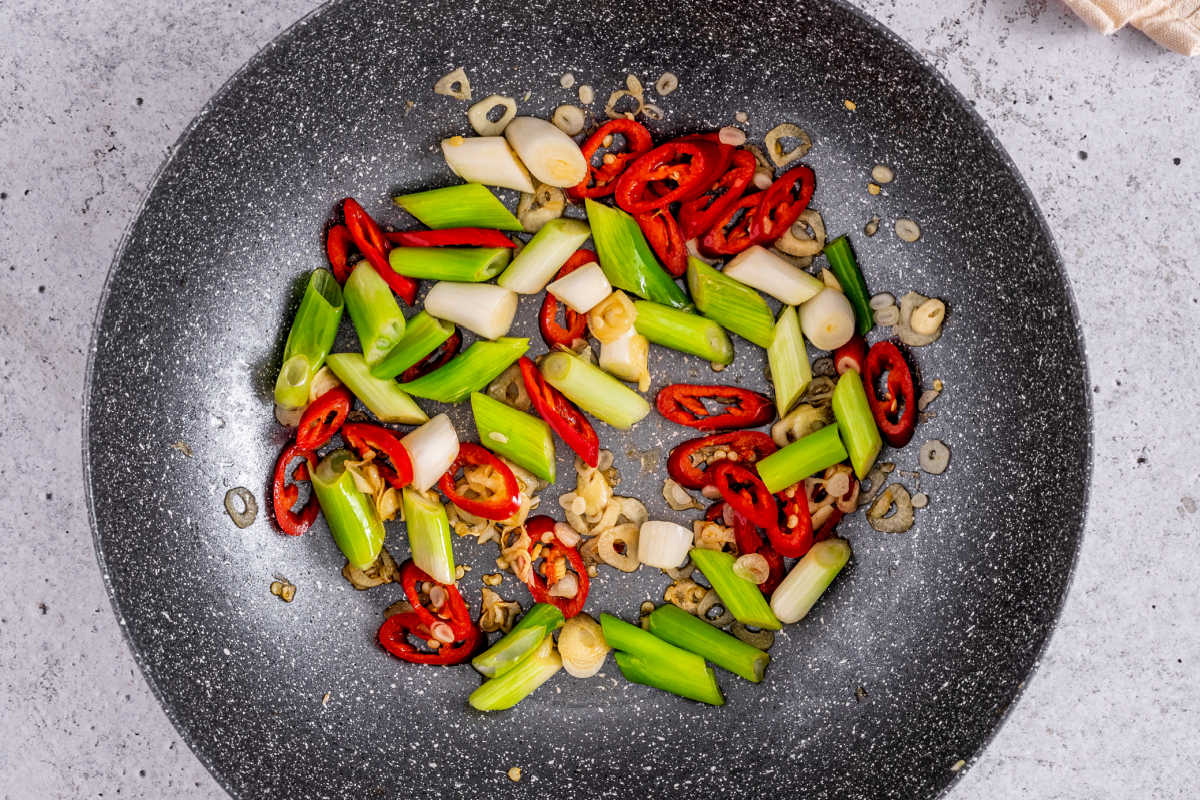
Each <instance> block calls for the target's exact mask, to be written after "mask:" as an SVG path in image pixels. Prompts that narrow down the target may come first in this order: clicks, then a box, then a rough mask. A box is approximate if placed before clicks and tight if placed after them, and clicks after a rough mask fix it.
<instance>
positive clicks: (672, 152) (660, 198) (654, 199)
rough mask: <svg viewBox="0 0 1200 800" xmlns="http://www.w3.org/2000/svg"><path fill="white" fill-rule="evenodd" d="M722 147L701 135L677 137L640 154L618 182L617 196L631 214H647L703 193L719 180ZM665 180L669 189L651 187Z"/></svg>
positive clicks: (618, 201) (614, 193) (619, 203)
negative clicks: (715, 168)
mask: <svg viewBox="0 0 1200 800" xmlns="http://www.w3.org/2000/svg"><path fill="white" fill-rule="evenodd" d="M722 158H723V154H722V152H721V148H720V146H718V145H717V144H715V143H713V142H711V141H706V140H704V139H700V138H683V139H673V140H671V141H669V142H666V143H664V144H660V145H659V146H658V147H656V148H654V149H653V150H651V151H649V152H648V153H644V154H643V155H641V156H639V157H638V158H637V160H635V161H634V162H633V163H631V164H630V165H629V166H628V167H627V168H626V169H625V172H624V174H622V175H621V177H620V179H619V180H618V181H617V187H616V189H615V191H614V192H613V199H615V200H616V202H617V205H618V206H620V207H621V208H623V209H624V210H625V211H628V212H629V213H630V214H634V215H637V214H645V213H648V212H650V211H653V210H654V209H656V208H665V207H666V206H668V205H670V204H671V203H674V202H676V201H678V200H687V199H689V198H692V197H696V196H697V195H699V194H701V193H703V192H704V191H705V190H706V189H708V187H709V186H711V185H712V182H713V181H714V180H716V177H717V175H719V174H720V173H719V172H718V173H716V174H714V166H715V165H719V164H720V163H721V161H722ZM655 182H663V185H664V186H665V187H666V189H667V190H666V191H665V192H663V193H661V194H659V193H657V192H653V191H650V190H649V187H650V185H651V184H653V183H655Z"/></svg>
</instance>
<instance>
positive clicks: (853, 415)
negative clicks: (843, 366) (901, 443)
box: [833, 369, 883, 480]
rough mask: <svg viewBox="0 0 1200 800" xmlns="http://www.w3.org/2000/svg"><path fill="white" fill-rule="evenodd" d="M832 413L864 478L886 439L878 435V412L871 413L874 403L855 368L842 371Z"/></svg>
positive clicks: (856, 466) (859, 477)
mask: <svg viewBox="0 0 1200 800" xmlns="http://www.w3.org/2000/svg"><path fill="white" fill-rule="evenodd" d="M833 416H834V418H835V419H837V426H838V431H840V432H841V435H842V441H844V442H845V443H846V450H847V451H849V453H850V463H851V464H852V465H853V466H854V474H855V475H857V476H858V479H859V480H862V479H863V478H865V477H866V476H867V473H868V472H870V471H871V467H872V465H874V463H875V459H876V458H878V457H879V451H880V450H882V449H883V439H882V438H881V437H880V436H879V428H878V427H877V426H876V425H875V415H874V414H872V413H871V406H870V404H869V403H868V402H867V391H866V389H864V388H863V382H862V378H861V377H860V376H859V374H858V373H857V372H855V371H854V370H852V369H848V370H846V371H845V372H843V373H842V377H840V378H838V382H837V386H836V387H834V390H833Z"/></svg>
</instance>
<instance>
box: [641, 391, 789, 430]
mask: <svg viewBox="0 0 1200 800" xmlns="http://www.w3.org/2000/svg"><path fill="white" fill-rule="evenodd" d="M705 400H710V401H713V402H716V403H720V404H721V405H722V409H721V411H720V412H718V413H716V414H713V413H710V412H709V410H708V408H707V407H706V406H705V405H704V401H705ZM654 404H655V406H656V407H657V408H658V413H660V414H662V415H663V416H664V417H666V418H667V419H669V420H671V422H675V423H678V424H680V425H686V426H688V427H689V428H698V429H699V430H702V431H717V430H724V429H726V428H753V427H756V426H758V425H763V424H765V423H767V422H770V421H771V419H773V418H774V416H775V406H774V404H773V403H772V401H771V398H769V397H766V396H765V395H761V394H759V393H758V392H752V391H750V390H749V389H743V388H741V387H740V386H701V385H698V384H694V383H672V384H671V385H669V386H664V387H663V388H662V389H660V390H659V392H658V397H657V398H656V399H655V402H654Z"/></svg>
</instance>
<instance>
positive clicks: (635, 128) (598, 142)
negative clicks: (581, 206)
mask: <svg viewBox="0 0 1200 800" xmlns="http://www.w3.org/2000/svg"><path fill="white" fill-rule="evenodd" d="M618 135H619V136H623V137H624V138H625V152H623V153H616V152H613V151H611V150H609V151H608V153H606V154H605V155H606V156H612V159H611V160H610V161H609V162H608V163H606V164H605V163H601V164H600V165H599V166H596V165H593V164H592V159H594V158H595V157H596V153H597V152H599V151H600V150H601V149H603V148H605V147H607V146H611V145H607V146H606V145H605V144H604V140H605V139H606V138H608V137H609V136H618ZM653 146H654V142H653V140H652V139H651V138H650V131H648V130H646V128H645V126H643V125H641V124H640V123H637V122H634V121H633V120H631V119H614V120H609V121H608V122H606V123H604V124H603V125H601V126H600V127H599V128H597V129H596V132H595V133H593V134H592V135H591V136H589V137H588V138H587V141H586V142H584V143H583V147H581V148H580V149H581V150H582V151H583V157H584V158H585V159H587V163H588V171H587V175H585V176H584V178H583V180H582V181H581V182H580V183H579V184H578V185H577V186H572V187H571V188H570V189H567V196H568V197H570V198H571V200H573V201H574V202H576V203H580V202H582V201H583V199H584V198H585V197H592V198H595V197H606V196H608V195H610V194H612V192H613V189H614V188H615V187H616V184H617V178H619V177H621V173H622V172H624V171H625V167H626V165H628V164H629V162H631V161H633V160H634V159H635V158H637V157H638V156H640V155H642V154H643V153H645V152H647V151H648V150H649V149H650V148H651V147H653Z"/></svg>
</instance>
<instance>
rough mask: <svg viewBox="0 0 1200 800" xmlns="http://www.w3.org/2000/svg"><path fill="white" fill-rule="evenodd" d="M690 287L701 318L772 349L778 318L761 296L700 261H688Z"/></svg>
mask: <svg viewBox="0 0 1200 800" xmlns="http://www.w3.org/2000/svg"><path fill="white" fill-rule="evenodd" d="M687 285H688V291H689V292H690V293H691V295H692V301H693V302H694V303H695V304H696V308H697V309H698V310H699V311H700V313H701V314H703V315H704V316H706V317H709V318H711V319H714V320H716V321H717V322H719V323H721V326H722V327H724V328H726V329H728V330H730V331H732V332H733V333H736V334H737V335H738V336H741V337H742V338H743V339H746V340H748V341H751V342H754V344H756V345H758V346H759V347H770V346H771V341H772V340H773V339H774V338H775V316H774V315H773V314H772V313H771V309H770V307H769V306H767V301H766V300H763V298H762V295H761V294H759V293H758V292H756V291H755V290H754V289H751V288H750V287H749V286H747V285H746V284H744V283H742V282H740V281H735V280H734V279H733V278H730V277H727V276H725V275H722V274H721V273H720V272H717V271H716V270H715V269H713V268H712V267H710V266H709V265H708V264H705V263H704V262H703V261H701V260H700V259H698V258H689V259H688V267H687Z"/></svg>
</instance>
